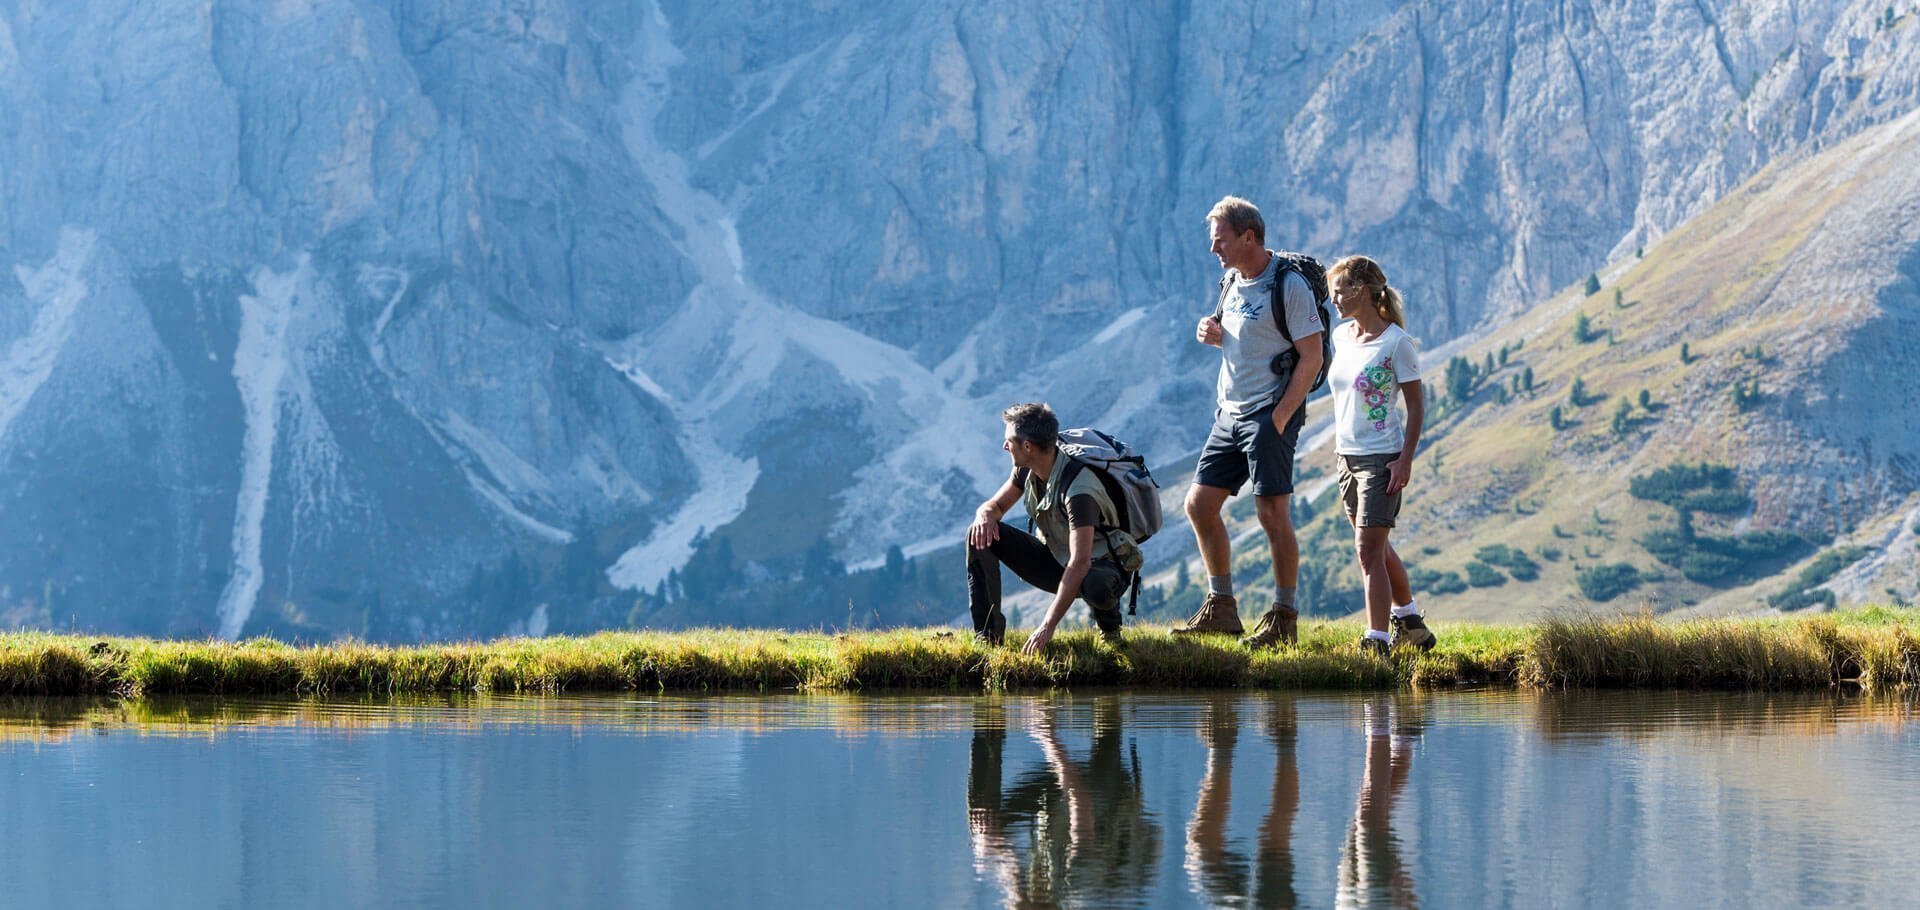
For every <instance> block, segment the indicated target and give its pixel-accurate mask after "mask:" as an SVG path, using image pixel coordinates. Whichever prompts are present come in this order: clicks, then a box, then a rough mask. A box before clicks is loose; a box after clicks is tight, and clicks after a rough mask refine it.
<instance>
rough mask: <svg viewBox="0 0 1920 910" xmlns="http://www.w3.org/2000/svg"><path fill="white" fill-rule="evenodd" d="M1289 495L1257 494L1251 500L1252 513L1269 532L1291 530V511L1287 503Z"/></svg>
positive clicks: (1289, 499)
mask: <svg viewBox="0 0 1920 910" xmlns="http://www.w3.org/2000/svg"><path fill="white" fill-rule="evenodd" d="M1291 501H1292V497H1289V496H1257V497H1254V500H1253V512H1254V515H1255V516H1257V517H1258V518H1259V519H1260V527H1262V528H1264V529H1266V531H1267V533H1269V534H1277V533H1281V532H1292V531H1293V513H1292V512H1291V511H1290V510H1289V506H1288V503H1290V502H1291Z"/></svg>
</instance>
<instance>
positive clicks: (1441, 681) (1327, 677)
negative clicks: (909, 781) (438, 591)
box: [0, 608, 1920, 697]
mask: <svg viewBox="0 0 1920 910" xmlns="http://www.w3.org/2000/svg"><path fill="white" fill-rule="evenodd" d="M1917 625H1920V610H1912V609H1906V610H1894V609H1888V608H1871V609H1866V610H1854V611H1846V612H1841V613H1833V614H1826V615H1822V616H1816V617H1809V618H1795V619H1789V618H1764V619H1748V620H1698V621H1692V622H1680V623H1674V622H1664V621H1661V620H1659V619H1656V618H1654V617H1652V616H1647V615H1641V616H1627V617H1618V618H1591V617H1589V618H1580V617H1571V618H1565V617H1563V618H1556V619H1550V620H1547V621H1545V622H1541V623H1538V624H1534V625H1528V626H1518V625H1480V624H1473V623H1441V622H1436V623H1435V624H1434V628H1435V631H1436V632H1437V633H1438V634H1439V636H1440V641H1441V646H1440V647H1439V648H1438V649H1436V650H1435V651H1433V652H1431V653H1427V654H1400V655H1397V656H1396V657H1395V658H1394V659H1393V660H1391V661H1383V660H1378V659H1375V658H1372V657H1367V656H1363V655H1362V654H1360V652H1359V650H1358V648H1357V647H1356V646H1355V641H1356V639H1357V638H1358V637H1359V634H1360V631H1361V630H1360V628H1359V627H1358V626H1357V625H1355V624H1353V623H1349V622H1317V621H1309V622H1306V623H1304V624H1303V625H1302V629H1301V641H1300V643H1299V644H1298V645H1297V646H1294V647H1290V648H1281V649H1276V650H1270V651H1260V652H1251V651H1248V650H1246V649H1243V648H1241V647H1240V646H1239V645H1238V644H1236V643H1235V642H1234V640H1233V639H1231V638H1226V637H1209V638H1205V639H1202V640H1199V641H1194V640H1189V639H1177V638H1175V637H1173V636H1172V635H1170V634H1168V632H1167V631H1165V630H1164V629H1137V630H1129V632H1128V633H1127V640H1126V645H1125V646H1124V647H1121V648H1114V647H1113V646H1111V645H1108V644H1105V643H1104V642H1102V641H1100V640H1099V638H1098V637H1097V636H1096V635H1095V634H1094V633H1092V632H1065V633H1062V634H1061V635H1059V636H1057V637H1056V638H1055V639H1054V643H1053V645H1052V646H1050V647H1049V648H1048V650H1047V653H1046V654H1045V655H1044V656H1039V657H1034V656H1028V655H1025V654H1022V653H1020V651H1019V650H1018V648H1017V647H1014V646H1011V645H1010V646H1008V647H1004V648H987V647H984V646H982V645H979V644H976V643H974V642H973V641H972V640H971V639H970V638H968V637H967V636H966V635H964V634H957V633H955V632H954V631H953V630H950V629H902V630H896V631H889V632H861V633H847V634H840V635H828V634H823V633H806V632H780V631H759V630H730V629H695V630H691V631H687V632H671V633H669V632H606V633H601V634H598V635H590V636H585V637H578V638H576V637H556V638H542V639H526V638H510V639H502V640H499V641H495V642H489V643H478V642H466V643H451V644H432V645H420V646H415V647H392V646H386V645H373V644H366V643H363V642H342V643H338V644H330V645H315V646H310V647H294V646H291V645H287V644H283V643H281V642H277V641H272V640H268V639H255V640H251V641H244V642H215V641H202V642H181V641H157V640H153V639H139V638H93V637H85V636H75V635H56V634H50V633H43V632H17V633H12V634H6V635H0V694H4V695H87V694H95V695H119V696H128V697H141V696H150V695H163V694H199V693H206V694H228V695H280V694H289V695H305V694H329V695H339V694H350V693H376V694H389V695H390V694H396V693H433V692H516V693H558V692H620V691H649V692H651V691H696V692H697V691H716V690H746V691H779V690H807V691H872V690H879V689H950V690H956V691H976V692H977V691H1004V690H1016V689H1032V688H1047V687H1073V686H1127V687H1136V688H1156V689H1164V688H1232V687H1257V688H1281V689H1355V688H1362V689H1387V688H1396V687H1401V686H1415V687H1436V686H1456V685H1494V686H1525V687H1532V688H1540V689H1566V688H1586V687H1615V686H1625V687H1641V688H1667V689H1698V688H1711V689H1747V690H1789V689H1800V690H1805V689H1821V688H1829V687H1835V686H1857V687H1860V688H1864V689H1868V690H1886V689H1901V688H1910V687H1914V686H1916V685H1920V634H1916V632H1915V631H1913V630H1914V629H1915V628H1916V626H1917ZM1020 640H1021V638H1020V636H1019V635H1018V634H1014V635H1010V636H1009V641H1010V642H1018V641H1020Z"/></svg>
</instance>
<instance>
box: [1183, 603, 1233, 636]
mask: <svg viewBox="0 0 1920 910" xmlns="http://www.w3.org/2000/svg"><path fill="white" fill-rule="evenodd" d="M1243 631H1245V627H1244V626H1242V625H1240V607H1239V605H1238V604H1237V603H1235V602H1234V600H1233V595H1232V594H1208V595H1207V599H1206V600H1203V601H1201V602H1200V610H1199V612H1197V613H1194V614H1193V615H1192V616H1190V617H1188V618H1187V624H1186V625H1184V626H1175V627H1174V629H1173V634H1175V635H1201V634H1206V633H1216V634H1225V635H1239V634H1240V633H1241V632H1243Z"/></svg>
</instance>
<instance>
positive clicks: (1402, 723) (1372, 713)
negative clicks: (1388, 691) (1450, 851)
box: [1334, 698, 1424, 907]
mask: <svg viewBox="0 0 1920 910" xmlns="http://www.w3.org/2000/svg"><path fill="white" fill-rule="evenodd" d="M1363 711H1364V713H1365V723H1366V729H1367V753H1366V755H1367V757H1366V762H1367V763H1366V770H1365V771H1364V772H1363V773H1362V774H1361V777H1360V800H1359V804H1358V805H1356V806H1355V807H1354V810H1353V823H1352V824H1351V825H1349V826H1348V827H1347V842H1346V846H1345V848H1344V849H1342V851H1341V853H1340V890H1339V894H1338V895H1337V897H1336V898H1335V901H1334V903H1335V905H1336V906H1340V907H1375V906H1378V907H1417V906H1419V901H1418V900H1417V899H1416V898H1415V895H1414V890H1413V876H1412V873H1411V871H1410V870H1409V869H1408V867H1407V862H1406V858H1405V857H1403V856H1402V855H1401V852H1400V839H1399V838H1398V837H1396V836H1395V835H1394V833H1393V806H1394V801H1395V798H1396V797H1398V796H1399V795H1400V791H1401V790H1402V789H1404V788H1405V787H1406V785H1407V776H1408V775H1409V774H1410V773H1411V772H1412V770H1413V750H1414V745H1415V743H1416V742H1417V741H1418V740H1419V738H1420V733H1421V730H1422V727H1423V726H1424V724H1423V723H1422V718H1421V716H1420V714H1419V710H1418V705H1417V704H1415V703H1414V702H1412V701H1411V700H1410V699H1399V698H1394V699H1385V698H1382V699H1370V700H1368V701H1367V702H1366V703H1365V705H1364V706H1363Z"/></svg>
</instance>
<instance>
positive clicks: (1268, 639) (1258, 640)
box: [1240, 602, 1300, 648]
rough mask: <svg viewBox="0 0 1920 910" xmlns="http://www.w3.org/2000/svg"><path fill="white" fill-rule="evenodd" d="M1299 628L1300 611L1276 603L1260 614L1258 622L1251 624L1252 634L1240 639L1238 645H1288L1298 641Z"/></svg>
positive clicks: (1253, 646)
mask: <svg viewBox="0 0 1920 910" xmlns="http://www.w3.org/2000/svg"><path fill="white" fill-rule="evenodd" d="M1299 627H1300V611H1299V610H1296V609H1294V608H1292V607H1289V606H1287V605H1286V604H1283V603H1278V602H1276V603H1274V605H1273V606H1271V607H1268V608H1267V612H1265V613H1262V614H1260V619H1259V621H1257V622H1255V623H1254V624H1253V634H1252V635H1249V636H1247V637H1245V638H1242V639H1240V644H1241V645H1243V646H1245V647H1249V648H1271V647H1273V646H1275V645H1290V644H1293V643H1294V642H1296V641H1297V640H1298V639H1299V634H1298V629H1299Z"/></svg>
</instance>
